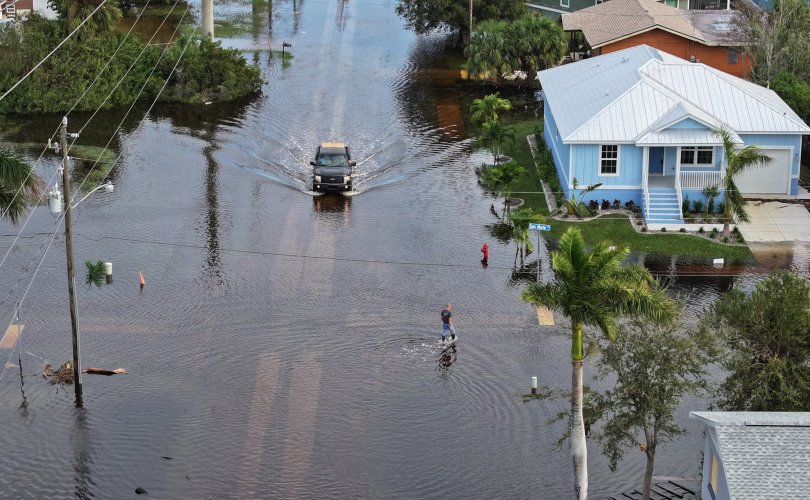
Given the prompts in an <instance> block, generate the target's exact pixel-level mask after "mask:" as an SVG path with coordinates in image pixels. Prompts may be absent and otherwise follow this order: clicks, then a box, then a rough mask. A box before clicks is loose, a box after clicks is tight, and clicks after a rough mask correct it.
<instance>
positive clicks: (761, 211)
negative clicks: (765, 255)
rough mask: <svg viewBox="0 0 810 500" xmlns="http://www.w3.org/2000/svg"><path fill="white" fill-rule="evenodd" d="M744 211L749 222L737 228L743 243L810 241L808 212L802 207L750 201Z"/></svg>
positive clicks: (776, 202) (809, 215)
mask: <svg viewBox="0 0 810 500" xmlns="http://www.w3.org/2000/svg"><path fill="white" fill-rule="evenodd" d="M746 210H747V211H748V215H749V216H750V219H751V222H750V223H747V224H740V225H739V226H738V227H739V228H740V233H742V235H743V238H745V241H749V242H768V241H810V212H808V211H807V209H806V208H804V205H801V204H795V203H783V202H779V201H767V202H760V201H752V202H749V203H748V206H747V207H746Z"/></svg>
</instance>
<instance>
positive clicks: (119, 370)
mask: <svg viewBox="0 0 810 500" xmlns="http://www.w3.org/2000/svg"><path fill="white" fill-rule="evenodd" d="M126 372H127V371H126V370H124V369H123V368H115V369H114V370H111V369H109V368H85V369H84V370H82V373H89V374H91V375H107V376H110V375H120V374H122V373H126Z"/></svg>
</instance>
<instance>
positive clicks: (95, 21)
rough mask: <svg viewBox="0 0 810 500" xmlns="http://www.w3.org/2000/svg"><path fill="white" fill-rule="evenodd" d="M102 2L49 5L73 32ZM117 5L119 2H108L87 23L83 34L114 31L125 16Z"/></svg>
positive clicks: (61, 0)
mask: <svg viewBox="0 0 810 500" xmlns="http://www.w3.org/2000/svg"><path fill="white" fill-rule="evenodd" d="M101 2H102V0H51V1H50V2H48V4H49V5H50V7H51V8H52V9H54V10H55V11H56V12H57V14H58V15H59V18H60V19H63V20H65V21H66V22H67V27H68V29H70V30H73V29H75V28H76V26H78V25H79V24H80V23H81V22H82V21H84V20H85V19H87V18H88V17H90V15H91V14H93V11H94V10H96V7H98V6H99V5H100V4H101ZM117 4H118V2H113V1H112V0H107V2H105V3H104V5H103V6H102V7H101V8H100V9H98V12H96V13H95V14H94V15H93V17H92V18H90V19H89V20H88V21H87V23H85V25H84V28H83V29H82V33H81V34H82V35H86V34H88V33H99V32H102V33H105V32H110V31H113V30H114V29H115V27H116V25H117V24H118V21H120V20H121V17H122V15H123V14H121V9H119V8H118V5H117Z"/></svg>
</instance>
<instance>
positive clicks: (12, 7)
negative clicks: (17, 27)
mask: <svg viewBox="0 0 810 500" xmlns="http://www.w3.org/2000/svg"><path fill="white" fill-rule="evenodd" d="M6 14H17V6H16V5H7V6H6Z"/></svg>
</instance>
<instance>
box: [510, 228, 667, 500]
mask: <svg viewBox="0 0 810 500" xmlns="http://www.w3.org/2000/svg"><path fill="white" fill-rule="evenodd" d="M629 253H630V250H629V249H628V248H626V247H622V248H616V247H611V246H610V243H609V242H607V241H603V242H601V243H599V244H597V245H596V246H595V247H594V248H593V249H592V250H591V251H590V252H588V251H586V248H585V240H584V239H583V238H582V233H581V232H580V230H578V229H575V228H569V229H568V230H567V231H566V232H565V234H563V236H562V238H560V242H559V247H558V249H557V250H555V251H554V252H553V253H552V255H551V267H552V269H554V274H555V275H556V278H557V279H556V281H555V282H554V283H549V284H539V283H535V284H532V285H529V286H528V287H527V288H526V289H525V290H524V291H523V295H522V299H523V300H524V301H525V302H528V303H531V304H535V305H543V306H545V307H548V308H549V309H552V310H556V311H558V312H560V313H561V314H563V315H564V316H565V317H567V318H568V319H570V320H571V451H572V454H573V459H574V460H573V461H574V478H575V492H576V498H578V499H584V498H587V496H588V453H587V448H586V446H585V423H584V420H583V417H582V363H583V360H584V358H585V352H584V350H583V342H582V337H583V331H582V329H583V327H584V326H585V325H587V326H592V327H596V328H598V329H599V330H601V332H602V334H603V335H605V336H606V337H607V338H609V339H610V338H613V336H614V332H615V322H616V319H617V318H618V317H620V316H624V315H628V316H636V317H641V318H645V319H648V320H652V321H657V322H658V321H660V322H666V321H671V320H672V319H673V318H674V317H675V306H674V304H673V303H672V301H671V300H670V299H669V298H668V297H667V296H666V293H665V292H664V290H663V289H661V288H659V287H658V284H657V282H656V281H655V280H654V279H653V278H652V276H651V275H650V273H649V271H647V270H646V269H644V268H643V267H640V266H637V265H632V266H627V267H624V266H622V262H623V261H624V260H625V259H626V258H627V256H628V255H629Z"/></svg>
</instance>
